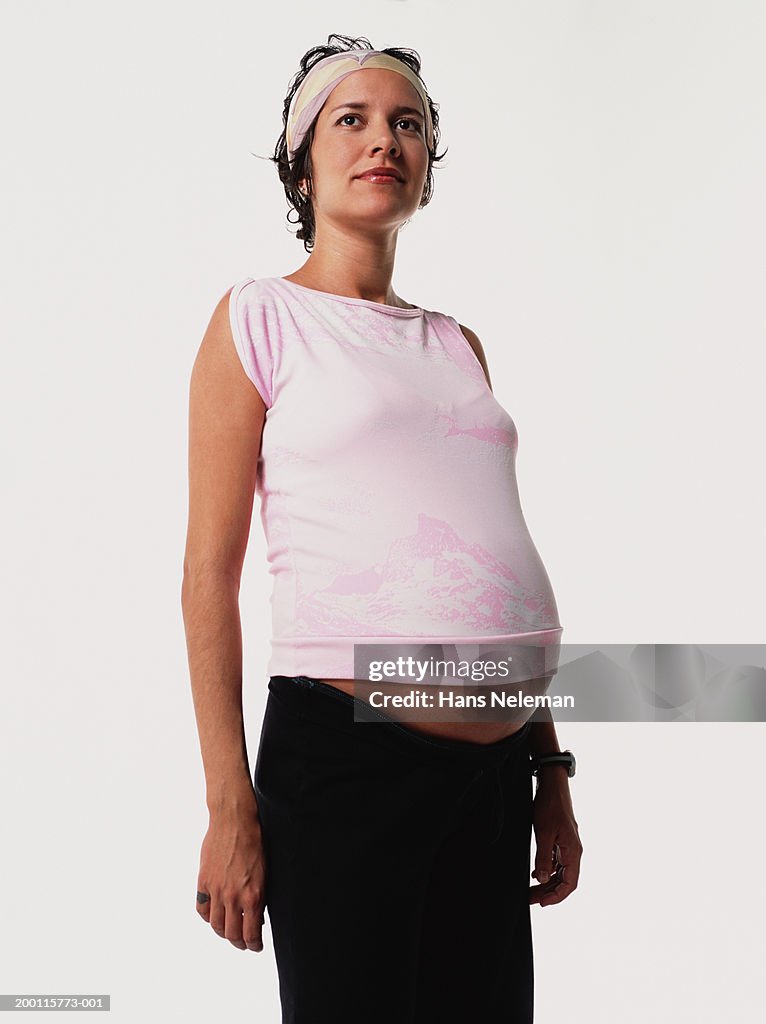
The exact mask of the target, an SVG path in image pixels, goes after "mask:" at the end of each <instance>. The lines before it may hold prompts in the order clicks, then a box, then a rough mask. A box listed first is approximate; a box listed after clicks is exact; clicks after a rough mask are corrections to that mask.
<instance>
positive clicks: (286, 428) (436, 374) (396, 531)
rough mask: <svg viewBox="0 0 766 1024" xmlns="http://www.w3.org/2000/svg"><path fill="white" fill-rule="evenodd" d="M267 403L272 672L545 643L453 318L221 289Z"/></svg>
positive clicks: (502, 454) (531, 571)
mask: <svg viewBox="0 0 766 1024" xmlns="http://www.w3.org/2000/svg"><path fill="white" fill-rule="evenodd" d="M229 312H230V319H231V327H232V332H233V336H234V342H235V345H236V348H237V352H238V354H239V357H240V359H241V361H242V365H243V367H244V370H245V372H246V374H247V376H248V377H249V378H250V380H251V381H252V383H253V384H254V385H255V387H256V388H257V390H258V392H259V393H260V395H261V397H262V398H263V401H264V403H265V405H266V408H267V411H266V419H265V423H264V428H263V437H262V446H261V452H260V455H259V459H258V467H257V477H256V494H257V496H258V497H259V499H260V513H261V522H262V524H263V529H264V532H265V537H266V545H267V560H268V564H269V572H270V573H271V574H272V576H273V589H272V595H271V611H272V637H271V659H270V661H269V665H268V675H286V676H293V675H307V676H311V677H316V678H322V677H324V678H328V679H331V678H337V679H353V678H354V646H353V645H354V644H355V643H364V642H394V641H397V642H400V643H418V644H420V643H429V642H432V643H450V644H453V643H455V644H457V643H467V644H471V643H477V642H485V643H486V642H495V641H498V642H499V641H509V640H518V641H522V642H523V641H524V640H525V639H527V638H528V640H529V641H531V642H533V643H539V644H541V645H542V644H548V643H550V644H558V642H559V638H560V634H561V632H562V628H561V626H560V624H559V619H558V611H557V607H556V602H555V598H554V595H553V591H552V589H551V585H550V581H549V579H548V575H547V573H546V571H545V568H544V566H543V563H542V561H541V560H540V556H539V555H538V553H537V550H536V548H535V546H534V544H533V542H532V539H531V537H530V535H529V532H528V530H527V526H526V524H525V522H524V517H523V515H522V511H521V507H520V504H519V495H518V490H517V485H516V473H515V459H516V447H517V434H516V427H515V426H514V423H513V420H512V419H511V417H510V416H509V415H508V413H507V412H506V411H505V409H504V408H503V407H502V406H501V405H500V403H499V402H498V401H497V399H496V398H495V397H494V395H493V393H492V391H491V390H490V388H489V385H488V384H487V380H486V377H485V376H484V371H483V370H482V367H481V364H480V363H479V361H478V359H477V358H476V355H475V354H474V352H473V349H472V348H471V346H470V344H469V343H468V341H467V340H466V338H465V337H464V336H463V333H462V331H461V330H460V327H459V325H458V323H457V321H456V320H455V319H454V318H453V317H451V316H448V315H446V314H444V313H437V312H433V311H431V310H425V309H421V308H414V309H399V308H396V307H394V306H388V305H385V304H383V303H379V302H372V301H369V300H367V299H357V298H348V297H345V296H341V295H334V294H331V293H328V292H320V291H315V290H314V289H311V288H307V287H305V286H303V285H298V284H295V283H294V282H292V281H285V280H284V279H283V278H281V277H270V278H261V279H257V280H254V279H253V278H245V279H244V280H242V281H239V282H238V283H237V284H236V285H235V286H234V288H233V289H232V291H231V296H230V300H229Z"/></svg>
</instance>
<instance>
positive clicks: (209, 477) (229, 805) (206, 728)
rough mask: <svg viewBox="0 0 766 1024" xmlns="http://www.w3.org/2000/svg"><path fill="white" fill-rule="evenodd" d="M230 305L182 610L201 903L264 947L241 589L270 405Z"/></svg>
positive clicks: (195, 458)
mask: <svg viewBox="0 0 766 1024" xmlns="http://www.w3.org/2000/svg"><path fill="white" fill-rule="evenodd" d="M228 301H229V293H228V292H227V294H226V295H225V296H224V297H223V298H222V299H221V300H220V302H219V303H218V305H217V306H216V308H215V310H214V312H213V315H212V317H211V319H210V323H209V325H208V328H207V330H206V332H205V336H204V338H203V340H202V343H201V345H200V348H199V351H198V353H197V357H196V359H195V362H194V366H193V368H192V373H191V382H190V390H189V519H188V528H187V537H186V550H185V554H184V564H183V583H182V588H181V606H182V610H183V619H184V628H185V631H186V646H187V654H188V661H189V673H190V678H191V687H192V696H193V701H194V712H195V716H196V721H197V729H198V733H199V741H200V750H201V754H202V760H203V765H204V772H205V785H206V798H207V806H208V811H209V813H210V828H209V830H208V835H207V837H206V839H205V843H204V844H203V856H202V864H201V869H200V879H199V883H198V884H199V887H200V888H201V889H202V891H205V892H209V894H210V897H211V902H210V904H205V905H204V907H202V908H199V907H198V909H199V910H200V913H201V914H202V916H203V917H204V918H205V919H206V920H209V921H210V924H211V925H212V927H213V928H214V929H215V930H216V931H217V932H218V934H221V935H225V937H226V938H228V939H229V940H230V941H232V942H233V943H234V944H235V945H237V946H238V947H239V948H242V949H244V948H246V946H247V945H249V947H250V948H256V949H257V948H258V946H259V945H260V948H262V944H260V923H261V921H259V922H258V924H257V928H256V927H255V925H253V924H252V922H251V925H250V930H249V932H248V929H247V928H246V929H245V931H246V934H245V937H244V938H243V933H242V916H241V915H242V913H245V914H246V915H247V912H248V906H249V907H250V909H251V911H252V912H253V913H255V912H256V911H257V912H258V915H259V916H260V910H261V909H262V892H261V891H260V890H261V889H262V882H263V870H262V867H263V866H262V863H261V860H262V858H261V854H260V823H259V821H258V808H257V804H256V799H255V791H254V789H253V783H252V780H251V777H250V765H249V763H248V756H247V750H246V745H245V730H244V721H243V714H242V629H241V622H240V614H239V586H240V579H241V573H242V565H243V562H244V558H245V552H246V549H247V539H248V535H249V530H250V519H251V515H252V509H253V501H254V495H255V476H256V468H257V460H258V453H259V451H260V444H261V434H262V430H263V423H264V418H265V412H266V410H265V406H264V403H263V400H262V399H261V397H260V395H259V394H258V392H257V390H256V389H255V387H254V386H253V384H252V383H251V382H250V380H249V379H248V378H247V376H246V374H245V372H244V370H243V368H242V365H241V363H240V362H239V357H238V356H237V353H236V349H235V347H234V341H233V338H232V335H231V327H230V324H229V317H228ZM241 851H244V857H243V856H242V852H241ZM237 905H239V910H240V913H239V915H237V913H236V912H235V911H236V909H237ZM253 908H254V909H253ZM246 923H247V922H246ZM254 931H257V932H258V935H257V938H256V939H254V938H253V934H254Z"/></svg>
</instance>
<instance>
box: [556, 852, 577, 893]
mask: <svg viewBox="0 0 766 1024" xmlns="http://www.w3.org/2000/svg"><path fill="white" fill-rule="evenodd" d="M559 850H560V854H559V866H560V869H561V870H562V871H563V872H564V878H565V879H566V880H567V882H570V883H571V885H572V889H576V888H577V882H578V880H579V878H580V860H581V859H582V847H580V846H577V847H575V846H561V847H559Z"/></svg>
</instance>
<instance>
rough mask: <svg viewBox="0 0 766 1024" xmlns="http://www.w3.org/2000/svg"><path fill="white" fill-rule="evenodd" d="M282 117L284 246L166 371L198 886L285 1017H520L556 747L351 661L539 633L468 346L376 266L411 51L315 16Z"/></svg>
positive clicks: (555, 776) (496, 444)
mask: <svg viewBox="0 0 766 1024" xmlns="http://www.w3.org/2000/svg"><path fill="white" fill-rule="evenodd" d="M283 121H284V131H283V133H282V135H281V137H280V140H279V142H278V144H277V149H276V152H275V155H274V161H275V163H276V165H277V168H278V171H279V175H280V180H281V181H282V183H283V185H284V188H285V192H286V195H287V198H288V200H289V202H290V204H291V205H292V207H293V208H294V209H295V210H296V212H297V214H298V218H299V221H300V229H299V231H298V232H297V237H298V238H299V239H302V240H303V243H304V248H305V249H306V251H307V252H308V253H309V258H308V259H307V260H306V261H305V263H304V264H303V266H301V267H300V268H299V269H298V270H296V271H295V272H294V273H291V274H288V275H287V276H285V277H280V276H270V277H257V278H252V277H247V278H244V279H242V280H240V281H239V282H238V283H237V284H235V285H234V287H233V288H231V289H230V290H229V291H228V292H227V293H226V294H225V295H224V296H223V297H222V299H221V301H220V302H219V303H218V305H217V307H216V309H215V311H214V313H213V316H212V318H211V321H210V324H209V327H208V329H207V332H206V334H205V337H204V339H203V341H202V344H201V346H200V349H199V352H198V354H197V358H196V360H195V364H194V368H193V371H192V380H191V395H190V427H189V430H190V455H189V480H190V483H189V526H188V534H187V543H186V553H185V559H184V580H183V589H182V607H183V614H184V624H185V628H186V637H187V649H188V655H189V666H190V675H191V682H192V691H193V698H194V707H195V713H196V719H197V726H198V730H199V736H200V745H201V751H202V758H203V762H204V770H205V781H206V790H207V804H208V809H209V827H208V831H207V834H206V836H205V839H204V842H203V846H202V853H201V859H200V868H199V873H198V877H197V889H198V892H197V904H196V906H197V909H198V912H199V914H200V915H201V917H202V918H203V919H204V920H205V921H207V922H208V923H209V924H210V926H211V927H212V928H213V929H214V930H215V932H216V933H217V934H218V935H220V936H221V937H224V938H226V939H228V940H229V941H230V942H231V943H232V944H233V945H235V946H237V947H238V948H240V949H252V950H256V951H259V950H261V949H262V948H263V942H262V927H263V924H264V920H265V919H264V913H265V912H267V913H268V916H269V922H270V927H271V934H272V940H273V946H274V954H275V958H276V965H277V970H278V976H279V990H280V998H281V1004H282V1021H283V1024H325V1022H326V1024H331V1022H332V1024H384V1022H385V1024H410V1022H412V1024H415V1022H417V1024H431V1022H433V1024H436V1022H437V1021H438V1022H439V1024H453V1022H454V1024H458V1022H460V1024H469V1022H483V1024H489V1022H493V1024H494V1022H499V1021H504V1022H515V1024H529V1022H531V1021H532V1019H533V1001H534V1000H533V990H534V976H533V957H532V934H531V917H530V904H539V905H542V906H548V905H551V904H554V903H559V902H561V900H563V899H564V898H566V897H567V896H568V895H569V894H570V893H571V892H572V891H573V890H574V889H575V887H576V885H577V879H578V875H579V866H580V858H581V853H582V845H581V843H580V839H579V835H578V828H577V823H576V821H575V817H574V814H573V810H572V803H571V798H570V793H569V778H570V777H571V776H572V775H573V774H574V757H573V755H572V754H571V752H569V751H564V752H562V751H561V750H560V747H559V743H558V740H557V737H556V732H555V729H554V726H553V722H552V721H551V719H550V715H549V714H548V715H547V717H545V716H543V715H542V714H541V713H540V712H538V713H537V714H536V715H535V720H534V721H529V720H523V719H522V720H517V721H510V720H502V721H498V720H496V719H495V720H492V721H489V720H486V721H482V720H480V721H475V720H474V721H465V720H464V721H461V720H459V719H455V718H454V716H453V717H451V718H450V719H449V720H448V721H447V720H445V721H435V720H432V718H427V717H426V716H422V717H420V718H418V719H417V720H414V721H413V720H410V719H409V718H408V719H407V720H406V721H405V720H403V718H402V716H401V714H397V713H396V712H395V711H394V710H392V709H391V708H389V707H388V706H387V707H386V708H385V710H377V709H375V708H373V707H372V706H371V701H370V700H368V699H365V698H364V697H362V696H359V694H360V692H362V691H361V690H360V685H361V684H362V683H363V682H365V680H363V679H361V678H357V677H356V676H355V661H354V645H355V644H357V645H359V644H374V643H375V642H376V641H379V642H385V643H387V644H393V645H394V647H392V648H391V649H392V650H397V647H396V645H397V644H401V645H402V650H412V647H411V645H416V649H418V648H419V647H422V648H423V649H431V648H430V647H428V645H434V644H435V645H440V644H469V645H470V644H480V643H482V642H483V643H492V644H495V643H510V644H514V643H518V644H524V645H529V647H528V649H530V650H531V649H535V648H537V649H539V650H548V651H550V650H553V649H555V648H556V645H557V644H558V643H559V638H560V635H561V632H562V629H561V625H560V623H559V620H558V612H557V608H556V602H555V599H554V595H553V592H552V590H551V586H550V582H549V579H548V576H547V574H546V571H545V568H544V566H543V564H542V562H541V560H540V557H539V555H538V553H537V551H536V549H535V547H534V544H533V542H532V539H531V537H530V534H529V532H528V530H527V527H526V524H525V522H524V518H523V516H522V512H521V507H520V504H519V496H518V492H517V487H516V477H515V457H516V446H517V435H516V429H515V426H514V423H513V421H512V419H511V417H510V416H509V415H508V413H507V412H506V411H505V409H504V408H503V407H502V406H501V405H500V404H499V403H498V401H497V400H496V399H495V397H494V395H493V393H492V389H491V381H490V377H489V372H488V370H487V364H486V360H485V357H484V353H483V351H482V347H481V344H480V342H479V339H478V338H477V337H476V335H475V334H474V333H473V332H472V331H471V330H469V329H468V328H467V327H463V326H462V325H460V324H458V322H457V321H456V320H455V319H454V318H453V317H452V316H450V315H448V314H446V313H442V312H437V311H434V310H427V309H424V308H422V307H420V306H417V305H413V304H411V303H409V302H406V301H404V300H403V299H401V298H400V297H399V296H398V295H397V294H396V293H395V292H394V289H393V287H392V278H393V273H394V261H395V254H396V245H397V240H398V235H399V230H400V228H401V227H402V226H403V225H404V224H405V223H406V222H407V220H408V219H409V218H410V217H411V216H412V215H413V214H414V213H415V212H416V211H417V210H418V209H420V208H422V207H423V206H425V205H426V204H427V203H428V202H429V200H430V198H431V194H432V189H433V181H432V168H433V164H434V162H435V161H436V160H438V159H441V157H438V156H437V155H436V147H437V142H438V137H439V131H438V114H437V106H436V105H435V104H434V103H433V101H432V100H431V99H430V97H429V95H428V93H427V90H426V87H425V85H424V83H423V80H422V79H421V77H420V59H419V57H418V55H417V54H416V53H415V52H414V51H412V50H407V49H404V50H403V49H395V48H389V49H387V50H382V51H379V50H374V49H373V48H372V46H371V44H370V43H369V41H368V40H367V39H364V38H362V39H351V38H349V37H346V36H338V35H331V36H330V37H329V38H328V45H326V46H319V47H315V48H313V49H311V50H310V51H309V52H308V53H306V54H305V56H304V57H303V59H302V61H301V66H300V70H299V72H298V73H297V74H296V76H295V77H294V79H293V81H292V83H291V86H290V90H289V94H288V96H287V99H286V101H285V107H284V113H283ZM495 170H499V169H498V168H495ZM492 171H493V164H492V160H491V158H489V159H487V160H486V161H485V162H484V163H483V164H482V168H481V176H480V178H481V184H480V185H479V178H477V186H478V187H480V188H481V189H482V190H483V189H484V188H485V186H486V181H487V177H488V176H489V175H490V174H491V173H492ZM477 198H478V197H477ZM436 258H437V259H438V258H445V259H450V260H460V261H467V260H469V259H470V255H469V254H464V253H462V252H461V251H460V250H459V248H457V247H456V248H455V249H454V250H453V251H450V252H449V253H448V254H438V255H437V257H436ZM466 280H469V277H468V275H466ZM256 494H257V495H258V497H259V500H260V514H261V521H262V524H263V527H264V531H265V537H266V542H267V557H268V563H269V571H270V573H271V574H272V576H273V592H272V599H271V600H272V603H271V608H272V649H271V660H270V662H269V666H268V673H267V674H268V676H269V681H268V690H269V693H268V700H267V704H266V712H265V715H264V720H263V725H262V728H261V735H260V745H259V749H258V754H257V759H256V764H255V768H254V771H253V772H252V774H251V768H250V763H249V760H248V754H247V750H246V744H245V733H244V724H243V714H242V674H243V668H242V635H241V624H240V613H239V600H238V599H239V585H240V578H241V571H242V565H243V561H244V557H245V552H246V548H247V541H248V536H249V530H250V525H251V517H252V512H253V506H254V499H255V495H256ZM357 675H358V674H357ZM367 682H368V681H367ZM368 686H369V682H368ZM432 717H433V716H432ZM533 775H534V776H536V779H537V784H536V789H535V792H534V794H533V791H532V790H533ZM533 830H534V834H535V839H536V847H537V849H536V856H535V863H534V870H533V871H532V872H531V876H532V877H534V878H536V880H537V883H538V884H536V885H533V886H531V887H530V882H529V878H530V870H529V869H530V866H531V862H530V844H531V837H532V832H533Z"/></svg>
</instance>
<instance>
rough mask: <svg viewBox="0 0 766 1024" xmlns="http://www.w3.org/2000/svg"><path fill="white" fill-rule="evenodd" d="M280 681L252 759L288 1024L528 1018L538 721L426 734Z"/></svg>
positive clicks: (323, 688)
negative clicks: (502, 731) (471, 733)
mask: <svg viewBox="0 0 766 1024" xmlns="http://www.w3.org/2000/svg"><path fill="white" fill-rule="evenodd" d="M354 703H355V698H353V697H351V696H349V695H348V694H345V693H343V692H342V691H340V690H338V689H336V688H335V687H332V686H330V685H328V684H327V683H323V682H321V681H319V680H312V679H309V678H308V677H306V676H295V677H287V676H272V677H271V679H270V681H269V696H268V701H267V705H266V712H265V715H264V719H263V726H262V730H261V738H260V745H259V748H258V756H257V762H256V767H255V772H254V783H255V792H256V798H257V801H258V808H259V815H260V819H261V825H262V830H263V839H264V850H265V856H266V913H267V914H268V917H269V922H270V926H271V934H272V941H273V944H274V953H275V957H276V962H277V970H278V974H279V990H280V999H281V1003H282V1024H436V1022H438V1024H499V1022H501V1021H502V1022H504V1024H531V1021H532V1019H533V987H534V986H533V958H532V934H531V920H530V906H529V895H528V892H529V886H530V883H531V878H530V842H531V835H532V799H533V793H532V774H531V769H530V760H529V749H528V737H529V728H530V726H529V724H526V725H525V726H524V727H523V729H521V730H520V731H519V732H517V733H514V734H513V735H512V736H509V737H507V738H506V739H504V740H500V741H498V742H496V743H490V744H480V743H472V742H466V741H462V740H447V739H441V738H436V737H434V738H431V737H428V736H424V735H420V734H418V733H416V732H414V731H413V730H411V729H408V728H407V727H406V725H403V724H400V723H398V722H395V721H394V720H393V719H391V718H389V717H388V716H387V715H384V714H383V713H382V712H380V711H377V710H375V709H372V708H371V707H370V705H369V704H368V703H366V702H364V701H361V700H359V699H356V705H357V709H358V711H357V713H359V711H360V710H362V709H363V710H364V713H365V716H366V720H365V721H354Z"/></svg>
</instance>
